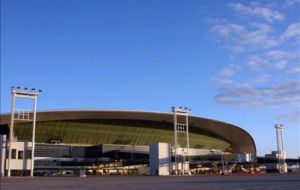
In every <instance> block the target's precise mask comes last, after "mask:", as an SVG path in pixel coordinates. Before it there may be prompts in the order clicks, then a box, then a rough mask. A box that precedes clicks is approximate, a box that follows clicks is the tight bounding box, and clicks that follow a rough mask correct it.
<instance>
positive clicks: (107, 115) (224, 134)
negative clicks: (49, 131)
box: [0, 110, 256, 153]
mask: <svg viewBox="0 0 300 190" xmlns="http://www.w3.org/2000/svg"><path fill="white" fill-rule="evenodd" d="M0 119H1V120H0V124H1V125H6V124H8V123H9V121H10V115H9V114H4V115H1V118H0ZM77 119H124V120H142V121H143V120H144V121H159V122H168V123H172V122H173V114H172V113H162V112H146V111H130V110H53V111H40V112H38V113H37V121H59V120H60V121H61V120H77ZM189 127H190V128H195V129H199V130H201V131H205V132H208V133H210V134H213V135H214V136H217V137H219V138H220V139H223V140H225V141H227V142H229V143H230V144H231V147H232V152H234V153H241V152H247V153H256V146H255V143H254V140H253V138H252V137H251V135H250V134H249V133H247V132H246V131H245V130H243V129H241V128H240V127H237V126H234V125H232V124H229V123H225V122H221V121H217V120H213V119H207V118H201V117H195V116H189Z"/></svg>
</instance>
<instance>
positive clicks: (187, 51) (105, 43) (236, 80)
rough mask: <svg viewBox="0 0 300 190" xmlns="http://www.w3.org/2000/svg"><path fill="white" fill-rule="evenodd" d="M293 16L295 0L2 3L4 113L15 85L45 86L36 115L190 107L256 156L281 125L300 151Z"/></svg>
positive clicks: (290, 148)
mask: <svg viewBox="0 0 300 190" xmlns="http://www.w3.org/2000/svg"><path fill="white" fill-rule="evenodd" d="M299 18H300V2H299V0H278V1H271V0H270V1H229V0H228V1H227V0H226V1H225V0H223V1H222V0H147V1H146V0H145V1H140V0H26V1H24V0H2V1H1V89H0V90H1V113H4V112H8V111H10V87H11V86H22V87H35V88H39V89H42V90H43V93H42V94H41V96H40V97H39V105H38V108H39V110H48V109H74V108H93V109H107V108H108V109H134V110H152V111H163V112H170V108H171V107H172V106H188V107H190V108H191V109H192V112H191V113H192V115H196V116H201V117H208V118H214V119H217V120H222V121H226V122H229V123H232V124H235V125H238V126H241V127H242V128H243V129H245V130H247V131H248V132H249V133H250V134H251V135H252V136H253V138H254V140H255V141H256V145H257V149H258V154H259V155H263V154H265V153H269V152H270V151H272V150H275V149H276V142H275V130H274V129H273V125H274V124H275V123H283V124H284V125H285V131H284V138H285V147H286V150H287V153H288V156H289V157H298V156H300V50H299V46H300V20H299ZM19 104H23V103H22V102H20V103H19Z"/></svg>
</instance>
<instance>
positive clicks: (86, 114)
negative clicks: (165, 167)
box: [0, 110, 256, 176]
mask: <svg viewBox="0 0 300 190" xmlns="http://www.w3.org/2000/svg"><path fill="white" fill-rule="evenodd" d="M10 117H11V115H10V114H3V115H1V120H0V132H1V134H0V135H1V136H0V137H1V139H0V140H1V146H0V148H1V151H0V152H1V155H0V156H1V163H0V166H1V168H0V171H1V175H2V176H3V175H4V174H5V173H6V170H7V158H8V156H7V154H8V151H7V139H8V136H9V131H10V130H9V129H10V128H9V126H10ZM188 125H189V147H190V150H189V160H191V162H190V163H193V164H194V166H199V167H200V165H201V164H199V162H200V160H202V161H203V159H204V158H206V160H211V159H214V158H213V156H212V155H224V154H225V153H226V154H232V155H238V157H239V158H240V161H241V162H243V161H255V159H256V158H255V155H256V146H255V143H254V140H253V138H252V137H251V135H250V134H249V133H248V132H246V131H245V130H243V129H242V128H240V127H238V126H234V125H232V124H229V123H226V122H222V121H217V120H213V119H207V118H201V117H196V116H188ZM173 130H174V120H173V114H172V113H161V112H147V111H132V110H59V111H39V112H37V118H36V138H35V139H36V141H35V142H36V143H35V151H34V162H35V164H34V170H36V171H42V170H46V169H48V170H49V169H50V170H51V169H52V170H59V169H62V168H64V169H72V168H85V169H86V170H89V171H90V172H91V173H93V172H94V173H95V172H100V173H101V172H102V173H103V172H104V173H105V172H106V171H108V170H109V171H117V172H119V169H120V168H122V171H123V172H128V171H130V167H131V166H141V165H143V166H146V167H143V170H145V168H147V166H148V165H149V145H151V144H154V143H159V142H163V143H168V144H170V146H172V144H173V142H174V140H173V139H174V131H173ZM14 137H15V140H14V141H15V144H14V147H12V151H11V163H13V164H12V168H11V170H12V175H14V174H15V175H20V172H22V175H25V173H26V172H27V170H30V169H31V168H30V164H29V160H30V159H31V156H30V155H31V153H30V151H31V147H32V144H31V138H32V122H31V123H30V122H18V123H15V124H14ZM18 143H19V144H18ZM178 143H179V145H180V147H185V146H186V144H185V141H184V136H181V135H180V134H179V136H178ZM193 160H194V162H192V161H193ZM27 162H28V164H27ZM24 163H25V164H24ZM202 166H203V164H202ZM128 168H129V170H128ZM141 173H142V174H146V173H147V172H146V171H145V172H141Z"/></svg>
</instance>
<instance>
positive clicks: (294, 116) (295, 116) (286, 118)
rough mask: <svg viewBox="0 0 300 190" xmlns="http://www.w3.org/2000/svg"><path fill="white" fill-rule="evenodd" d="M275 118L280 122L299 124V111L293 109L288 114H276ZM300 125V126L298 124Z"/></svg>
mask: <svg viewBox="0 0 300 190" xmlns="http://www.w3.org/2000/svg"><path fill="white" fill-rule="evenodd" d="M277 119H278V120H280V121H281V122H290V123H295V124H298V125H299V124H300V111H295V112H292V113H288V114H282V115H278V116H277ZM299 127H300V126H299Z"/></svg>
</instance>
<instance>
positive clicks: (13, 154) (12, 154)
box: [11, 149, 17, 159]
mask: <svg viewBox="0 0 300 190" xmlns="http://www.w3.org/2000/svg"><path fill="white" fill-rule="evenodd" d="M16 156H17V150H16V149H11V159H16Z"/></svg>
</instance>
